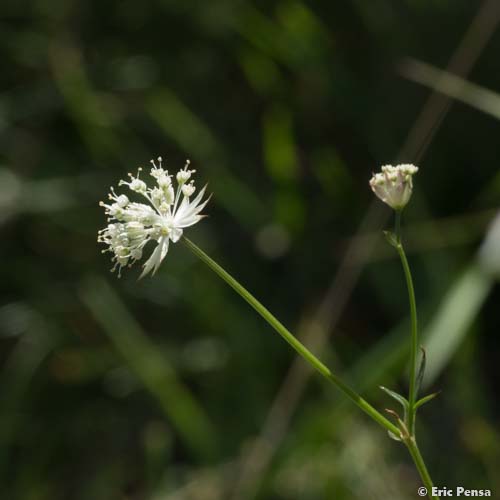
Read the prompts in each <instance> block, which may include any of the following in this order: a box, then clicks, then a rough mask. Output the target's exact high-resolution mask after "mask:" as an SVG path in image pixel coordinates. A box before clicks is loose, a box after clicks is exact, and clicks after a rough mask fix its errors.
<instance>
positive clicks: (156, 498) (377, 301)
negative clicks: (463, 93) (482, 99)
mask: <svg viewBox="0 0 500 500" xmlns="http://www.w3.org/2000/svg"><path fill="white" fill-rule="evenodd" d="M496 4H497V2H495V1H487V2H471V1H469V0H433V1H430V0H429V1H418V0H397V1H396V0H370V1H366V0H355V1H340V0H336V1H326V0H322V1H316V2H312V1H311V2H306V1H299V0H282V1H259V2H257V1H255V2H250V1H238V0H213V1H208V0H205V1H202V0H200V1H181V0H162V1H161V0H156V1H149V2H139V1H137V0H123V1H119V2H118V1H115V2H113V1H110V0H107V1H100V2H98V1H80V2H78V1H65V0H36V1H32V2H19V1H14V0H3V1H2V3H1V5H0V57H1V63H0V64H1V67H2V71H1V73H0V82H1V84H0V241H1V244H0V263H1V264H0V335H1V337H0V342H1V344H0V345H1V365H2V366H1V375H0V384H1V386H0V391H1V392H0V485H1V486H0V488H1V492H0V497H1V498H2V499H6V500H18V499H19V500H45V499H46V500H59V499H61V500H63V499H64V500H65V499H71V500H101V499H102V500H125V499H127V500H139V499H147V500H150V499H153V500H179V499H180V500H191V499H193V500H194V499H196V500H197V499H200V500H212V499H214V500H220V499H226V498H227V499H234V500H236V499H238V500H239V499H247V498H259V499H280V500H285V499H301V500H309V499H311V500H313V499H314V500H316V499H339V500H342V499H389V498H391V499H392V498H394V499H412V498H417V496H416V488H417V487H418V486H419V479H418V477H417V475H416V473H415V471H414V469H413V466H412V464H411V462H410V460H409V457H408V456H407V454H406V452H405V450H404V448H403V447H402V446H401V445H400V444H398V443H396V442H394V441H391V440H390V439H388V438H387V436H386V435H385V432H384V431H382V430H381V429H380V428H378V427H377V426H376V425H375V424H374V423H373V422H371V421H370V420H369V419H368V418H366V417H365V416H363V415H361V414H359V412H358V411H357V410H356V409H355V408H353V406H352V405H351V404H350V403H346V402H345V401H344V400H343V398H342V397H341V396H340V395H339V393H338V392H337V391H336V390H335V388H333V387H331V386H329V385H327V384H326V383H324V382H323V381H322V380H320V379H319V377H318V376H317V375H313V376H312V377H310V378H309V379H308V377H307V376H306V375H304V373H303V369H304V365H303V364H302V362H299V363H296V362H295V364H294V356H293V353H292V352H291V351H290V349H289V347H288V346H287V345H286V344H285V343H284V342H283V341H282V340H281V339H280V338H279V337H278V336H277V335H276V334H275V333H274V332H273V331H272V330H271V329H270V327H269V326H268V325H267V324H265V323H264V322H263V321H262V320H261V319H260V318H258V317H257V316H256V315H255V314H254V313H253V311H251V310H250V309H249V308H248V306H247V305H246V304H245V303H244V302H243V301H242V300H241V299H240V298H239V297H237V296H236V295H234V293H233V292H232V291H231V290H229V289H228V288H227V287H226V286H225V285H224V284H223V283H222V282H220V281H219V279H218V278H217V277H216V276H215V275H214V274H212V273H211V272H210V271H209V270H208V268H206V267H205V266H204V265H203V264H202V263H201V262H199V261H197V260H196V258H195V257H194V256H193V255H192V254H190V253H189V251H188V249H187V248H185V247H184V246H182V245H181V244H178V245H174V246H172V247H171V250H170V252H169V254H168V256H167V258H166V260H165V261H164V263H163V265H162V267H161V269H160V271H159V273H158V274H157V275H156V276H155V277H154V278H147V279H144V280H142V281H137V277H138V275H139V273H140V269H139V266H136V267H135V268H132V269H130V270H126V271H125V272H124V276H123V277H122V279H121V280H118V279H117V278H116V275H112V274H110V273H109V271H108V270H109V268H110V267H111V265H110V262H109V258H108V255H101V254H100V250H101V249H102V248H100V247H99V246H98V245H97V243H96V234H97V230H98V229H99V228H100V227H102V226H103V225H104V224H105V217H104V214H103V211H102V210H101V209H100V208H99V206H98V202H99V200H101V199H105V197H106V194H107V192H108V189H109V186H110V185H112V184H114V185H116V184H117V182H118V180H119V179H120V178H124V177H125V176H126V173H127V172H129V171H135V169H136V167H137V166H139V165H147V164H148V161H149V159H150V158H153V157H156V156H158V155H161V156H163V157H164V158H165V159H166V160H167V167H168V168H170V169H172V170H175V169H177V168H180V167H181V166H182V165H183V164H184V161H185V159H186V158H190V159H191V161H192V164H193V166H194V168H196V169H197V171H198V172H197V179H198V183H199V184H201V183H205V182H208V183H209V190H210V191H211V192H212V193H213V197H212V201H211V202H210V204H209V205H208V207H207V209H206V213H207V214H208V215H209V218H207V219H205V220H204V221H202V222H201V223H200V224H198V225H197V226H196V227H194V228H192V229H191V230H190V231H189V232H188V235H189V237H190V238H191V239H192V240H193V241H195V242H196V243H197V244H199V245H200V246H201V247H202V248H203V249H204V250H205V251H207V252H208V253H209V254H210V255H212V256H213V257H214V258H215V259H216V260H217V261H218V262H219V263H221V264H222V265H223V266H224V267H225V268H226V269H227V270H228V271H230V272H231V273H232V274H233V275H234V276H235V277H236V278H237V279H239V280H241V282H242V283H243V284H244V285H245V286H247V287H248V288H249V290H250V291H252V292H253V293H255V295H256V296H257V297H258V298H259V299H260V300H262V302H263V303H264V304H266V306H267V307H268V308H269V309H270V310H271V311H273V312H274V313H275V314H276V315H277V316H278V317H279V318H280V319H281V320H282V321H283V322H284V323H285V324H286V325H287V326H288V327H289V328H290V329H291V330H292V331H293V332H295V333H297V334H298V335H300V336H301V338H302V339H303V340H304V342H305V343H306V344H307V345H308V346H311V348H312V349H313V350H314V351H315V352H317V353H318V354H319V355H320V357H321V358H322V359H323V360H324V361H325V362H326V363H327V364H328V365H329V366H331V367H332V369H334V370H335V371H336V372H337V373H341V374H343V375H344V376H345V377H346V378H348V379H350V380H351V381H352V383H353V384H354V385H355V386H356V387H357V388H359V390H361V391H363V394H364V395H366V397H367V398H368V399H369V400H370V401H371V402H373V404H375V405H376V406H377V408H380V409H381V410H382V409H383V408H386V407H390V408H394V409H398V408H395V406H394V405H395V403H393V402H392V401H390V400H388V398H387V396H386V395H384V394H383V393H382V392H381V391H380V390H379V389H378V388H377V386H378V385H379V384H384V385H387V386H389V387H391V388H393V389H399V390H405V387H406V383H405V376H403V375H402V373H404V370H405V366H406V364H405V360H406V354H407V353H406V351H405V346H406V345H407V340H408V335H409V332H408V305H407V297H406V291H405V288H404V281H403V274H402V270H401V268H400V266H399V263H398V261H397V258H396V255H395V252H393V250H392V249H391V248H390V247H389V246H388V245H387V244H386V243H385V242H384V240H383V237H382V235H381V229H382V228H384V227H386V226H387V225H388V224H390V220H389V216H390V213H389V210H388V209H386V208H385V207H383V206H382V204H381V203H379V202H378V201H375V198H374V196H373V195H372V193H371V191H370V189H369V186H368V180H369V178H370V175H371V173H372V171H375V170H377V169H378V168H379V166H380V165H381V164H384V163H391V162H395V161H397V160H400V161H405V162H414V163H416V164H418V165H419V167H420V172H419V173H418V175H417V176H416V178H415V184H416V186H415V194H414V197H413V199H412V203H411V206H410V207H409V208H408V210H407V211H406V213H405V220H404V234H405V238H406V241H407V244H408V251H409V258H410V263H411V265H412V267H413V269H414V273H415V284H416V290H417V300H418V303H419V307H420V314H421V320H422V321H421V325H422V332H423V333H425V334H430V335H431V337H432V341H431V340H429V341H428V342H427V341H425V342H424V343H426V345H427V347H428V357H429V377H428V379H427V387H426V390H427V391H430V390H442V391H443V392H442V394H441V395H440V396H439V398H437V399H436V400H435V401H433V402H432V403H430V404H428V405H426V406H424V407H423V408H422V410H421V412H420V420H419V426H418V433H419V436H420V441H421V445H422V451H423V454H424V456H425V457H426V459H427V461H428V465H429V468H430V470H431V472H432V475H433V477H434V479H435V482H436V484H438V485H441V486H448V487H455V486H457V485H462V486H465V487H469V488H490V489H492V490H493V491H494V495H495V494H496V495H500V483H499V476H498V464H499V463H500V434H499V433H500V431H499V428H498V423H499V415H500V408H499V404H498V391H499V388H500V380H499V375H498V373H499V372H498V354H499V348H498V347H499V341H498V325H499V319H498V318H499V316H498V300H499V293H498V289H497V288H496V287H495V285H494V281H493V280H492V278H490V277H489V276H488V275H486V274H484V273H483V272H482V271H480V270H478V267H477V257H476V255H477V249H478V247H479V245H480V243H481V241H482V239H483V237H484V234H485V232H486V230H487V226H488V222H489V221H490V220H491V219H492V217H493V216H494V214H495V210H496V207H497V205H498V200H499V199H500V177H498V151H499V147H498V144H499V138H500V122H499V121H498V120H497V119H496V118H494V117H493V116H489V115H488V114H487V113H482V112H481V111H479V110H477V109H475V108H474V107H469V106H467V105H466V104H463V103H461V102H457V101H453V102H452V105H451V107H450V108H449V109H448V108H447V107H446V106H447V101H446V98H443V97H442V96H441V97H436V96H434V97H432V98H431V99H432V100H431V101H428V99H429V96H431V94H432V89H429V88H427V87H424V86H422V85H420V84H417V83H416V82H414V81H409V79H408V78H406V77H405V76H403V74H402V72H404V68H403V65H404V61H408V59H406V58H414V59H417V60H421V61H424V62H426V63H429V64H432V65H434V66H436V67H438V68H442V69H444V68H446V67H447V65H448V64H449V62H450V59H452V67H451V68H450V69H451V70H452V71H453V72H455V73H458V74H462V75H464V76H466V78H467V79H468V80H470V81H471V82H474V83H476V84H479V85H481V86H483V87H485V88H487V89H490V90H492V91H495V90H497V89H499V88H500V59H499V58H498V54H499V52H500V33H498V32H497V30H496V26H497V22H498V20H499V17H500V14H499V12H498V10H499V8H498V7H496ZM480 9H482V11H481V12H482V13H481V14H479V17H477V16H478V10H480ZM406 64H408V62H406ZM469 69H470V71H469ZM424 73H425V72H424ZM466 73H467V74H466ZM473 95H475V93H474V92H473ZM490 97H491V102H490V101H487V102H486V107H487V108H488V109H490V108H491V110H493V109H494V107H495V104H496V102H495V101H494V97H495V96H490ZM443 106H444V107H443ZM423 110H425V111H423ZM443 110H444V113H443ZM422 112H424V114H423V115H422ZM357 236H359V238H358V237H357ZM499 258H500V251H499ZM432 325H434V326H432ZM318 332H319V333H320V334H322V333H323V334H326V335H327V336H328V340H327V341H326V344H323V345H316V340H315V339H316V337H317V334H318ZM431 348H432V349H431ZM438 353H439V356H441V357H440V358H439V359H438ZM292 365H293V366H295V368H294V369H293V371H292V375H289V369H290V367H291V366H292ZM287 374H288V375H287ZM306 382H307V383H306ZM277 394H280V396H279V399H278V402H277V403H275V401H276V399H275V398H276V396H277ZM398 410H399V409H398ZM249 456H251V457H253V458H252V459H249V458H248V457H249Z"/></svg>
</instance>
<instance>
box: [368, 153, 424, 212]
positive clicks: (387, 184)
mask: <svg viewBox="0 0 500 500" xmlns="http://www.w3.org/2000/svg"><path fill="white" fill-rule="evenodd" d="M381 170H382V171H381V172H380V173H378V174H373V176H372V178H371V179H370V187H371V188H372V190H373V192H374V193H375V194H376V195H377V196H378V197H379V198H380V199H381V200H382V201H383V202H384V203H387V205H389V206H390V207H391V208H393V209H394V210H402V209H403V208H404V207H405V206H406V204H407V203H408V201H409V200H410V197H411V193H412V190H413V181H412V177H413V176H414V175H415V174H416V173H417V172H418V167H416V166H415V165H411V164H409V163H405V164H402V165H396V166H395V167H394V166H392V165H384V166H383V167H382V168H381Z"/></svg>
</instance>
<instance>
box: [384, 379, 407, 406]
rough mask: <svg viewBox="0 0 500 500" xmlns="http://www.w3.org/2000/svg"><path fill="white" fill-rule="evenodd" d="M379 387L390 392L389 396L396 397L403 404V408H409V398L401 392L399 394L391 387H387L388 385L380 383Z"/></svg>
mask: <svg viewBox="0 0 500 500" xmlns="http://www.w3.org/2000/svg"><path fill="white" fill-rule="evenodd" d="M379 387H380V389H382V390H383V391H384V392H385V393H387V394H389V396H391V398H394V399H395V400H396V401H398V402H399V403H401V405H402V406H403V408H404V409H405V410H407V409H408V406H409V403H408V400H407V399H406V398H405V397H404V396H401V394H398V393H397V392H394V391H391V390H390V389H387V387H384V386H383V385H380V386H379Z"/></svg>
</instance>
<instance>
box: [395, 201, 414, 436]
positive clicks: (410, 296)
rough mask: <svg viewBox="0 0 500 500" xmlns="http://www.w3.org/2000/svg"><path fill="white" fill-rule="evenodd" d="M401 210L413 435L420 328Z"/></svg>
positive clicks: (398, 222) (398, 247) (400, 246)
mask: <svg viewBox="0 0 500 500" xmlns="http://www.w3.org/2000/svg"><path fill="white" fill-rule="evenodd" d="M400 227H401V212H400V211H397V212H396V240H397V245H396V250H397V252H398V254H399V258H400V259H401V264H402V265H403V270H404V274H405V278H406V287H407V288H408V299H409V301H410V316H411V341H410V388H409V394H408V403H409V408H408V422H407V425H408V430H409V431H410V433H411V435H412V436H414V435H415V401H416V398H417V387H416V379H417V350H418V329H417V302H416V300H415V290H414V288H413V279H412V276H411V271H410V266H409V264H408V259H407V258H406V254H405V251H404V248H403V244H402V243H401V230H400Z"/></svg>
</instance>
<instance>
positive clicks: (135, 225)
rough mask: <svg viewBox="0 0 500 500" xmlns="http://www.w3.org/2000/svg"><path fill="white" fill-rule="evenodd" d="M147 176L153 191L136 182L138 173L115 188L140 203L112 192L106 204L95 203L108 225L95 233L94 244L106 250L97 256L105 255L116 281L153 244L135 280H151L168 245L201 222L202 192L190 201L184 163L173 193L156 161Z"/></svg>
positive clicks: (191, 188) (188, 174) (168, 178)
mask: <svg viewBox="0 0 500 500" xmlns="http://www.w3.org/2000/svg"><path fill="white" fill-rule="evenodd" d="M151 163H152V168H151V171H150V174H151V176H152V177H153V178H154V179H155V185H154V186H153V187H149V186H148V185H147V184H146V182H145V181H144V180H143V179H140V178H139V177H140V174H141V171H142V169H141V168H139V169H138V171H137V175H136V176H134V175H132V174H129V177H130V180H128V181H124V180H121V181H120V182H119V186H127V187H128V188H129V190H130V191H132V192H133V193H137V194H139V195H141V196H142V197H143V198H144V199H145V201H146V203H138V202H135V201H130V200H129V197H128V196H127V195H125V194H117V193H116V192H115V190H114V188H111V192H110V194H109V195H108V198H109V200H110V201H109V203H104V202H101V203H100V205H101V206H103V207H104V209H105V212H106V215H108V223H109V224H108V225H107V227H105V228H104V229H101V230H100V231H99V235H98V237H97V241H98V242H100V243H104V244H105V245H107V246H108V248H107V249H106V250H103V252H111V253H112V254H113V255H112V261H113V262H114V266H113V269H112V271H114V270H115V269H118V275H119V276H120V274H121V270H122V268H123V267H124V266H129V267H130V266H131V265H132V264H133V263H134V262H136V261H138V260H140V259H142V255H143V251H144V247H145V246H146V245H147V243H148V242H150V241H153V242H154V244H155V248H154V250H153V252H152V253H151V255H150V256H149V258H148V259H147V260H146V262H145V263H144V264H143V268H144V269H143V271H142V274H141V278H142V277H143V276H145V275H146V274H148V273H150V272H151V273H152V274H154V273H155V272H156V271H157V270H158V268H159V267H160V264H161V262H162V260H163V259H164V258H165V256H166V255H167V252H168V246H169V243H170V241H172V242H173V243H175V242H177V241H178V240H179V238H180V237H181V236H182V233H183V230H184V229H185V228H186V227H189V226H192V225H194V224H196V223H197V222H198V221H199V220H201V219H202V218H203V217H204V216H203V215H201V214H200V212H201V211H202V210H203V208H204V207H205V205H206V204H207V203H208V199H205V200H203V195H204V194H205V189H206V186H205V187H204V188H203V189H202V190H201V191H199V192H198V194H197V195H196V196H195V197H194V198H193V199H192V198H191V197H192V196H193V195H194V193H195V191H196V187H195V185H194V181H192V180H191V181H190V182H189V183H188V180H189V179H190V178H191V175H192V174H193V173H194V172H195V171H194V170H189V169H188V167H189V161H188V162H186V165H185V166H184V168H183V169H181V170H179V172H178V173H177V175H176V176H175V179H176V180H177V188H176V189H174V186H173V183H172V175H170V174H169V173H168V170H165V169H164V168H163V166H162V159H161V158H158V159H157V161H156V162H155V161H153V160H151Z"/></svg>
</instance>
